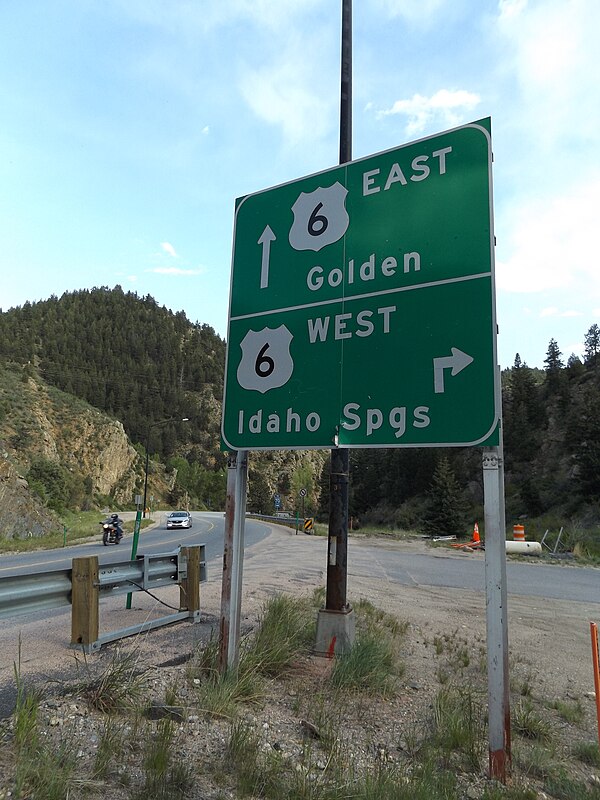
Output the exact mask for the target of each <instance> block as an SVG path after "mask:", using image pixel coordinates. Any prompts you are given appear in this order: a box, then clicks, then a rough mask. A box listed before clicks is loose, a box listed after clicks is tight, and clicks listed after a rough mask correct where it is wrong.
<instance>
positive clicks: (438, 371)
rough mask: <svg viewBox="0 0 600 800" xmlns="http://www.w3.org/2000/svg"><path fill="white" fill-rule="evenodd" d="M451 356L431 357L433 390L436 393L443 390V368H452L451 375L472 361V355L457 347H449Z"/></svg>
mask: <svg viewBox="0 0 600 800" xmlns="http://www.w3.org/2000/svg"><path fill="white" fill-rule="evenodd" d="M450 349H451V351H452V355H451V356H443V357H442V358H434V359H433V390H434V392H435V393H436V394H442V393H443V392H444V370H445V369H452V372H451V375H452V377H454V375H458V373H459V372H461V371H462V370H463V369H464V368H465V367H468V366H469V364H471V363H472V362H473V357H472V356H470V355H468V354H467V353H463V351H462V350H459V349H458V348H457V347H451V348H450Z"/></svg>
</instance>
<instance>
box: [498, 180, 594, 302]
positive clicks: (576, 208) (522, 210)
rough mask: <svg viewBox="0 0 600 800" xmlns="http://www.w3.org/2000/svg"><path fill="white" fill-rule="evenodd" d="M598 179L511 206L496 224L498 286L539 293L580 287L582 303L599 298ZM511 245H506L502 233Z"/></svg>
mask: <svg viewBox="0 0 600 800" xmlns="http://www.w3.org/2000/svg"><path fill="white" fill-rule="evenodd" d="M599 208H600V175H599V176H598V177H595V178H593V179H591V180H590V181H589V182H588V183H582V184H578V185H576V186H573V187H571V189H570V190H565V189H564V188H563V189H562V191H561V192H560V193H558V194H556V195H555V196H549V197H547V196H545V195H544V196H541V197H534V198H530V199H527V200H524V201H523V202H522V203H520V204H518V205H517V204H513V205H512V206H511V208H510V211H509V212H508V213H507V214H506V215H505V218H504V219H503V220H501V221H500V224H499V225H498V231H497V234H498V242H499V253H500V252H502V253H503V254H506V255H503V256H502V257H500V255H499V257H498V262H497V277H498V286H499V288H500V289H504V290H506V291H510V292H541V291H544V290H547V289H566V288H569V287H573V286H580V288H581V291H582V292H583V293H584V294H583V295H582V299H583V298H585V299H586V300H587V299H590V296H591V297H594V296H597V295H600V270H599V269H598V250H597V238H598V237H597V225H598V223H597V218H598V209H599ZM503 229H504V230H508V231H509V232H510V233H509V235H508V241H507V242H506V243H504V242H503V241H502V230H503Z"/></svg>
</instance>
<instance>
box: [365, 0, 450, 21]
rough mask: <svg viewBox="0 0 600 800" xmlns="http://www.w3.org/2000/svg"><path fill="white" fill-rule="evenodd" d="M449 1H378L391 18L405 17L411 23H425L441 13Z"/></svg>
mask: <svg viewBox="0 0 600 800" xmlns="http://www.w3.org/2000/svg"><path fill="white" fill-rule="evenodd" d="M446 4H447V0H377V2H376V5H378V6H381V8H383V10H384V12H385V13H386V14H388V15H389V16H390V17H404V18H405V19H408V20H409V21H411V22H424V21H427V20H429V19H431V18H432V17H433V16H434V15H435V14H437V13H438V12H440V11H441V10H442V8H443V6H444V5H446Z"/></svg>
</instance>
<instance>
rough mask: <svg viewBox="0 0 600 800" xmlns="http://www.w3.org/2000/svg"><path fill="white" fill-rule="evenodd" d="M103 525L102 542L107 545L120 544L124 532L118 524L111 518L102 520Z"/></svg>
mask: <svg viewBox="0 0 600 800" xmlns="http://www.w3.org/2000/svg"><path fill="white" fill-rule="evenodd" d="M99 524H100V525H102V544H103V545H104V546H105V547H107V546H108V545H109V544H119V542H120V541H121V539H122V538H123V532H122V531H121V529H120V528H119V526H118V525H114V524H113V523H112V522H110V520H104V522H100V523H99Z"/></svg>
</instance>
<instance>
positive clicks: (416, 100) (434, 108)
mask: <svg viewBox="0 0 600 800" xmlns="http://www.w3.org/2000/svg"><path fill="white" fill-rule="evenodd" d="M480 100H481V98H480V97H479V95H478V94H474V93H473V92H468V91H466V90H465V89H457V90H450V89H440V90H439V91H437V92H436V93H435V94H433V95H431V97H424V96H423V95H421V94H414V95H413V96H412V97H411V98H410V99H409V100H396V102H395V103H394V104H393V106H392V107H391V108H388V109H385V110H383V111H380V112H379V114H378V116H380V117H383V116H388V115H390V114H402V115H404V116H406V117H408V124H407V125H406V133H407V135H408V136H414V135H416V134H419V133H421V132H423V131H424V130H425V128H426V127H427V126H428V125H430V124H431V123H433V122H439V123H440V124H441V125H443V126H446V127H448V126H455V125H459V124H460V123H461V122H463V120H464V116H465V112H467V111H468V112H471V111H472V110H473V109H474V108H475V107H476V106H477V105H478V104H479V102H480Z"/></svg>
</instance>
